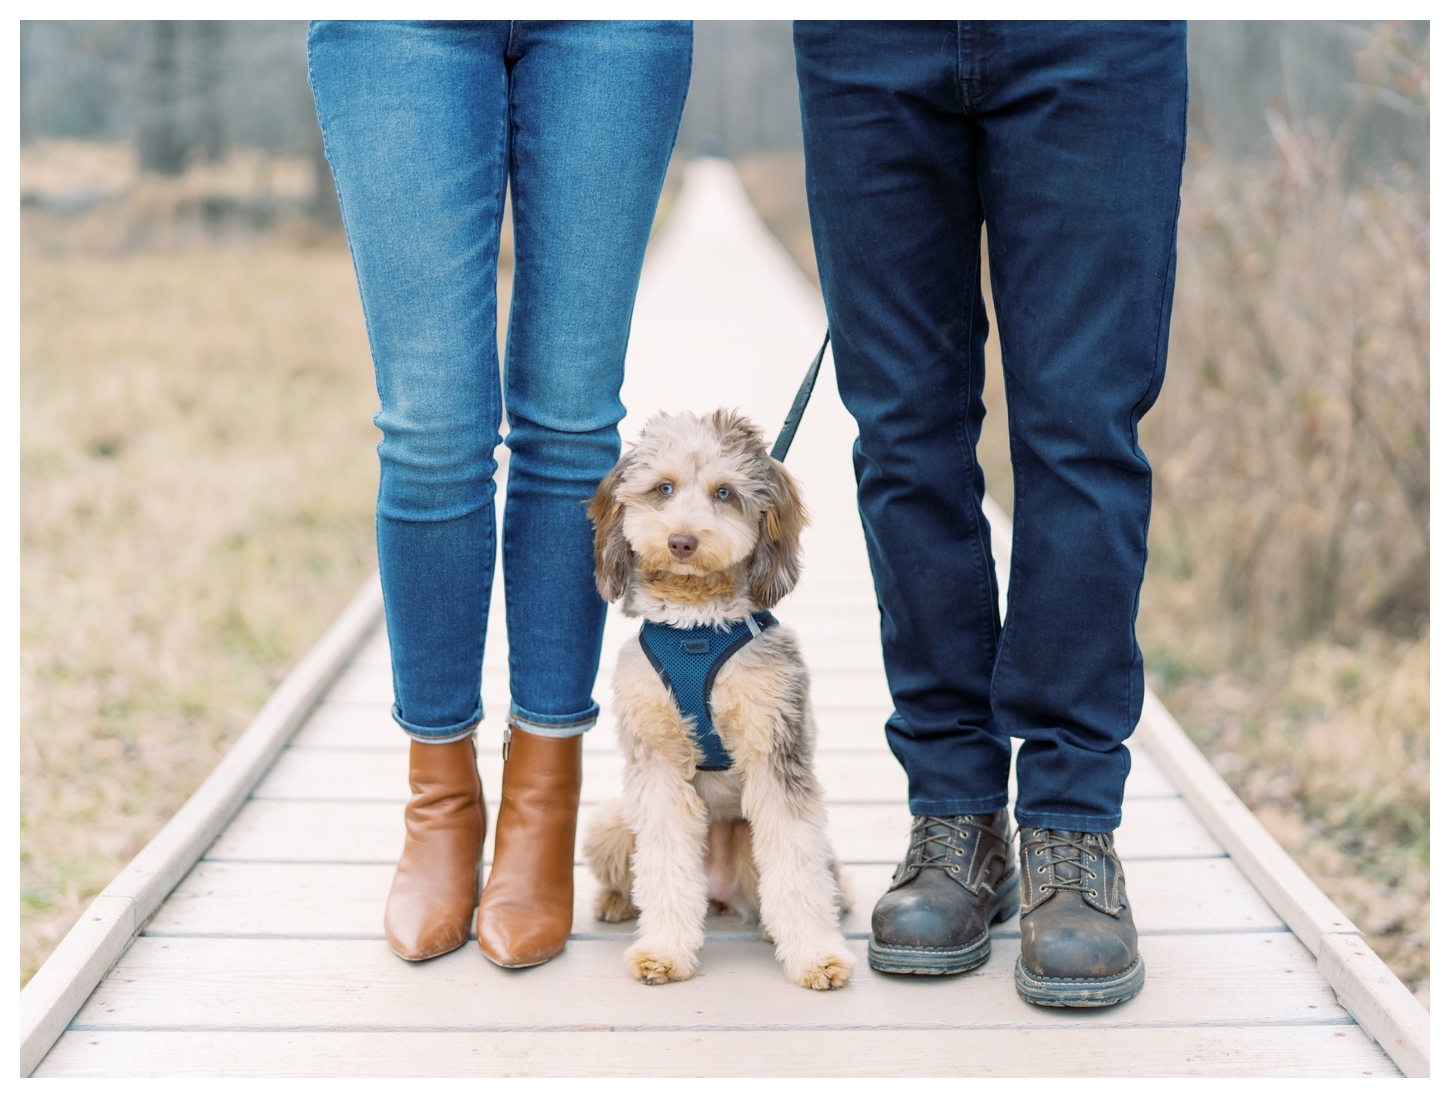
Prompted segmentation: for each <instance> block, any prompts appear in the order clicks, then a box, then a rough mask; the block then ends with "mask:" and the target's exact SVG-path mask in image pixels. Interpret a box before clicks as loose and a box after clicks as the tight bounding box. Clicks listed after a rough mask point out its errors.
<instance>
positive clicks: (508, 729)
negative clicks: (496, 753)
mask: <svg viewBox="0 0 1450 1098" xmlns="http://www.w3.org/2000/svg"><path fill="white" fill-rule="evenodd" d="M513 738H514V730H513V726H512V725H508V724H506V725H504V728H503V761H504V762H508V761H509V741H510V740H512V739H513Z"/></svg>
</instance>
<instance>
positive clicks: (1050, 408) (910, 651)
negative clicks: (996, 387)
mask: <svg viewBox="0 0 1450 1098" xmlns="http://www.w3.org/2000/svg"><path fill="white" fill-rule="evenodd" d="M795 45H796V67H797V72H798V74H799V79H800V93H801V113H802V118H803V123H804V130H805V148H806V189H807V193H808V195H809V198H810V211H811V229H812V232H813V234H814V236H815V246H816V256H817V259H818V261H819V266H820V274H821V286H822V289H823V291H824V293H825V301H826V311H827V314H828V316H829V318H830V325H831V340H832V344H833V346H834V348H835V361H836V376H837V381H838V384H839V386H840V391H841V398H842V400H844V402H845V404H846V407H847V408H848V409H850V411H851V414H852V415H853V416H855V418H856V422H857V425H858V427H859V430H860V437H859V438H858V440H857V442H856V446H855V451H854V458H855V468H856V481H857V485H858V499H859V504H860V510H861V521H862V525H863V526H864V527H865V531H866V543H867V548H868V551H869V554H870V559H871V568H872V572H873V575H874V577H875V582H876V591H877V598H878V600H879V602H880V606H881V639H882V647H883V649H884V653H885V661H886V673H887V677H888V679H889V682H890V685H891V692H892V697H893V700H894V702H895V705H896V711H895V713H893V714H892V716H891V719H890V720H889V721H888V723H887V726H886V735H887V739H888V741H889V742H890V745H891V749H892V751H893V752H894V753H895V755H896V757H897V758H898V759H899V760H900V761H901V764H902V765H903V766H904V767H905V769H906V772H907V775H908V778H909V780H910V803H911V811H912V812H913V814H916V815H927V814H932V815H950V814H965V813H982V812H992V811H995V810H996V809H999V808H1001V807H1002V806H1003V805H1005V804H1006V803H1007V774H1008V766H1009V763H1010V751H1009V737H1010V736H1017V737H1021V738H1022V739H1023V740H1024V741H1025V742H1024V743H1023V745H1022V748H1021V751H1020V753H1019V755H1018V761H1017V787H1018V794H1017V808H1016V814H1017V820H1018V823H1019V824H1021V825H1022V826H1023V827H1057V828H1066V829H1073V830H1086V831H1110V830H1112V829H1113V828H1115V827H1117V826H1118V824H1119V822H1120V820H1121V813H1122V799H1123V782H1124V779H1125V778H1126V777H1127V775H1128V766H1129V757H1128V751H1127V749H1126V748H1125V747H1124V746H1123V741H1124V740H1125V739H1127V737H1128V735H1129V734H1130V733H1131V732H1132V730H1133V728H1134V726H1135V725H1136V724H1137V721H1138V716H1139V713H1140V711H1141V709H1142V703H1143V662H1142V655H1141V653H1140V652H1139V650H1138V644H1137V641H1136V638H1135V636H1134V632H1133V624H1134V621H1135V619H1136V617H1137V611H1138V591H1139V588H1140V586H1141V584H1142V579H1143V566H1144V563H1145V561H1146V559H1147V533H1148V511H1149V504H1150V500H1151V494H1152V485H1151V474H1150V471H1149V468H1148V462H1147V459H1146V458H1145V457H1144V456H1143V451H1142V450H1141V449H1140V448H1139V446H1138V432H1137V425H1138V421H1139V419H1140V418H1141V417H1142V415H1143V413H1144V412H1146V411H1147V410H1148V408H1149V407H1150V406H1151V405H1152V403H1153V401H1154V400H1155V399H1156V397H1157V395H1158V390H1159V388H1160V386H1161V385H1162V381H1163V368H1164V361H1165V357H1166V353H1167V344H1168V317H1169V312H1170V309H1171V304H1172V298H1173V274H1174V263H1175V238H1176V231H1177V221H1178V190H1179V184H1180V181H1181V176H1182V167H1183V154H1184V133H1185V112H1186V108H1187V87H1188V72H1187V60H1186V49H1185V27H1184V25H1183V24H1182V23H1173V24H1146V23H1137V24H1122V23H1050V22H1021V23H1014V22H1007V23H996V22H980V23H978V22H962V23H948V22H911V23H867V22H843V23H817V22H798V23H796V24H795ZM984 222H985V224H986V227H987V240H988V248H989V251H990V253H991V260H992V262H991V278H992V293H993V299H994V302H995V306H996V312H997V319H998V324H999V328H1000V331H999V334H1000V336H1001V346H1002V363H1003V368H1004V372H1005V381H1006V391H1007V405H1008V429H1009V432H1010V436H1011V447H1012V469H1013V476H1014V480H1015V505H1014V514H1013V526H1012V529H1013V548H1012V562H1011V564H1012V568H1011V577H1012V579H1011V587H1010V589H1009V598H1008V611H1007V617H1006V621H1005V623H999V620H998V614H997V583H996V576H995V572H994V571H993V561H992V551H991V540H990V537H989V530H988V526H987V520H986V518H985V517H984V516H983V514H982V506H981V500H982V494H983V490H984V489H983V480H982V471H981V468H980V467H979V466H978V464H977V461H976V444H977V441H978V438H979V437H980V434H981V427H982V419H983V416H984V414H985V409H984V407H983V404H982V384H983V375H984V369H985V363H984V345H985V341H986V337H987V312H986V306H985V303H984V302H983V299H982V293H981V270H980V239H981V232H982V225H983V223H984Z"/></svg>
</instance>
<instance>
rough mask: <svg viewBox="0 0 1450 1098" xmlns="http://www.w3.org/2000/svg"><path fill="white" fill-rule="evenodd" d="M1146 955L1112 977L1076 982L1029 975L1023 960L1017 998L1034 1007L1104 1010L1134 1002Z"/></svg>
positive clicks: (1141, 978)
mask: <svg viewBox="0 0 1450 1098" xmlns="http://www.w3.org/2000/svg"><path fill="white" fill-rule="evenodd" d="M1147 971H1148V970H1147V969H1146V968H1144V967H1143V955H1142V954H1141V953H1140V954H1138V956H1136V957H1134V958H1133V963H1132V964H1130V965H1129V966H1128V967H1127V968H1125V969H1123V971H1122V972H1119V973H1117V974H1116V975H1113V976H1102V977H1095V978H1091V979H1073V978H1072V977H1070V976H1057V977H1053V976H1038V975H1036V974H1035V973H1032V972H1028V971H1027V966H1026V965H1024V964H1023V963H1022V958H1021V957H1020V956H1019V957H1018V958H1017V973H1016V976H1017V994H1018V995H1020V996H1022V998H1023V999H1024V1000H1026V1001H1027V1002H1029V1003H1032V1004H1033V1005H1035V1006H1047V1007H1102V1006H1111V1005H1112V1004H1114V1003H1121V1002H1123V1001H1124V1000H1125V999H1131V998H1132V997H1133V996H1134V995H1136V994H1138V992H1140V991H1142V990H1143V978H1144V976H1146V975H1147Z"/></svg>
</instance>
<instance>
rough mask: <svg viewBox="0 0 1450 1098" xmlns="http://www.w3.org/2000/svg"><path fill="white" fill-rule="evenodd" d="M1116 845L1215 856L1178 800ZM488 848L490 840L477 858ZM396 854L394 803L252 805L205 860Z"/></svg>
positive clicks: (895, 815)
mask: <svg viewBox="0 0 1450 1098" xmlns="http://www.w3.org/2000/svg"><path fill="white" fill-rule="evenodd" d="M830 820H831V836H832V839H833V841H834V843H835V846H836V853H837V855H838V856H839V857H840V858H842V859H843V860H844V861H847V862H895V861H897V860H898V859H900V858H901V856H902V854H903V853H905V850H906V839H907V835H908V833H909V832H910V829H911V816H910V814H909V813H908V812H907V809H906V806H905V805H851V804H845V805H834V806H832V807H831V808H830ZM1117 840H1118V849H1119V851H1120V853H1121V854H1122V856H1123V857H1124V858H1125V859H1129V860H1131V859H1135V858H1183V857H1219V856H1222V854H1223V848H1222V847H1220V846H1219V845H1218V844H1217V843H1215V842H1214V841H1213V839H1212V838H1211V837H1210V836H1209V834H1208V832H1206V831H1205V830H1204V829H1203V825H1202V824H1200V823H1199V822H1198V820H1197V819H1196V818H1194V816H1193V814H1192V812H1190V811H1189V809H1188V808H1187V806H1186V805H1185V804H1184V803H1183V802H1182V801H1181V800H1179V799H1178V798H1171V799H1170V798H1164V799H1149V800H1141V801H1128V802H1126V803H1125V805H1124V807H1123V826H1122V827H1121V828H1119V829H1118V832H1117ZM491 843H492V835H491V834H490V836H489V839H488V840H487V842H486V844H485V851H487V850H490V849H492V847H491ZM402 848H403V812H402V806H401V805H400V804H396V803H390V802H386V801H384V802H378V801H263V800H254V801H251V802H249V803H248V804H247V806H246V807H245V808H244V809H243V810H242V811H241V813H239V814H238V816H237V818H236V820H235V822H234V823H233V824H232V826H231V827H229V828H227V830H226V832H225V833H224V834H223V835H222V836H221V837H220V838H219V839H217V841H216V843H215V844H214V845H213V846H212V848H211V849H210V850H209V851H207V854H206V856H207V858H209V859H211V860H213V861H233V862H236V861H241V862H259V861H260V862H274V861H275V862H395V861H396V860H397V858H398V853H399V852H400V851H401V850H402ZM485 856H486V857H487V856H490V855H488V854H485Z"/></svg>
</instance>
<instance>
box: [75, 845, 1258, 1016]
mask: <svg viewBox="0 0 1450 1098" xmlns="http://www.w3.org/2000/svg"><path fill="white" fill-rule="evenodd" d="M894 869H895V866H894V865H890V864H877V865H852V866H848V867H847V868H846V883H847V888H848V890H849V892H850V894H851V896H852V898H853V900H854V901H855V902H854V907H853V910H852V911H851V912H850V913H849V914H848V915H846V917H845V918H844V919H843V920H842V929H843V931H844V932H845V933H846V934H847V935H848V936H851V937H865V936H867V935H868V934H869V933H870V928H871V909H872V907H873V906H874V905H875V903H876V899H877V897H879V896H880V895H881V894H882V893H883V892H885V891H886V889H887V888H888V887H889V885H890V883H891V874H892V872H893V870H894ZM392 878H393V867H392V866H391V865H386V864H377V865H289V864H285V863H276V862H201V863H199V864H198V865H197V866H196V867H195V868H193V869H192V871H191V872H190V873H189V874H187V876H186V879H185V880H183V881H182V882H181V884H179V885H177V887H176V890H175V891H174V892H172V894H171V896H170V897H169V898H168V899H167V901H166V903H165V904H163V905H162V907H161V910H160V911H158V912H157V913H156V916H155V917H154V918H153V919H152V920H151V923H150V925H149V926H147V928H146V930H145V933H146V934H147V935H149V936H177V935H183V936H187V937H268V936H271V937H291V938H381V937H382V934H383V930H382V926H383V903H384V900H385V898H386V896H387V892H388V888H389V885H390V884H391V882H392ZM1128 878H1129V887H1130V892H1129V894H1130V895H1131V896H1132V898H1133V910H1134V918H1135V920H1136V922H1137V925H1138V929H1139V930H1140V931H1141V932H1142V933H1144V934H1161V933H1166V932H1170V931H1174V932H1184V931H1193V932H1199V933H1201V932H1205V931H1216V932H1248V931H1261V930H1271V931H1282V930H1283V929H1284V927H1283V924H1282V923H1281V922H1280V920H1279V917H1278V916H1277V915H1275V914H1274V912H1273V911H1272V910H1271V909H1270V908H1269V906H1268V905H1267V904H1266V903H1264V901H1263V899H1262V898H1261V897H1260V896H1259V894H1258V893H1257V892H1256V891H1255V890H1254V888H1253V886H1252V885H1250V884H1249V883H1248V881H1247V880H1245V879H1244V876H1243V874H1241V873H1240V872H1239V871H1238V870H1237V869H1236V868H1235V867H1234V865H1233V863H1232V862H1231V861H1229V860H1228V859H1227V858H1214V859H1199V858H1194V859H1190V860H1187V861H1152V862H1141V863H1137V864H1134V865H1132V866H1131V868H1130V872H1129V873H1128ZM595 888H596V885H595V882H594V879H593V878H592V877H591V876H590V874H589V871H588V870H587V869H585V868H584V867H583V866H578V867H576V869H575V871H574V896H575V912H574V934H576V935H582V936H588V937H595V938H599V937H614V938H628V937H630V936H631V935H632V934H633V933H634V924H633V923H632V922H630V923H619V924H609V923H601V922H597V921H596V920H595V919H594V917H593V915H592V913H591V912H590V908H589V905H590V901H591V900H592V898H593V896H594V892H595ZM1016 932H1017V922H1016V920H1015V919H1012V920H1009V921H1008V922H1007V923H1004V924H1002V925H1001V926H1000V927H999V928H998V930H997V933H998V934H1000V935H1005V936H1007V937H1011V936H1014V935H1015V934H1016ZM706 933H707V934H710V935H721V934H729V935H732V936H739V935H740V934H742V933H746V934H748V933H751V931H750V929H749V928H748V927H746V926H745V925H744V924H743V923H741V922H740V920H738V919H734V918H712V919H711V920H710V922H709V925H708V928H707V931H706ZM77 1005H79V1004H77Z"/></svg>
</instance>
